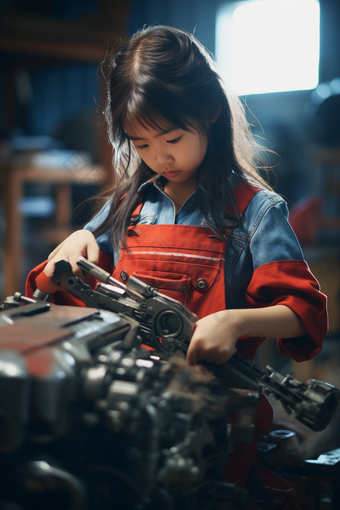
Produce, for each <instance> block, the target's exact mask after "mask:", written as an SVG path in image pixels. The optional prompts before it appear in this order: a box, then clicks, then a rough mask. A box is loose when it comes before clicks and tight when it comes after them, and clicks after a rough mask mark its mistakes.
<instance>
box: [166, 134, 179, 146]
mask: <svg viewBox="0 0 340 510" xmlns="http://www.w3.org/2000/svg"><path fill="white" fill-rule="evenodd" d="M181 138H182V137H181V136H179V137H178V138H175V139H174V140H168V141H167V143H172V144H175V143H177V142H179V141H180V139H181Z"/></svg>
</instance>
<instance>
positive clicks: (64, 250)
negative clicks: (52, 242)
mask: <svg viewBox="0 0 340 510" xmlns="http://www.w3.org/2000/svg"><path fill="white" fill-rule="evenodd" d="M80 256H83V257H85V258H86V259H87V260H89V261H90V262H93V263H94V264H98V262H99V246H98V244H97V241H96V239H95V237H94V235H93V234H92V233H91V232H89V231H88V230H77V231H76V232H73V234H71V235H70V236H69V237H67V238H66V239H65V241H63V242H62V243H61V244H59V246H57V247H56V249H55V250H53V251H52V252H51V253H50V254H49V256H48V263H47V264H46V266H45V269H44V273H45V275H46V276H48V277H51V276H52V275H53V273H54V269H55V264H56V262H58V261H59V260H66V261H67V262H69V263H70V264H71V267H72V272H73V274H74V275H76V276H79V277H83V273H82V270H81V269H80V267H78V266H77V264H76V262H77V260H78V258H79V257H80Z"/></svg>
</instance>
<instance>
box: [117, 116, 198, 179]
mask: <svg viewBox="0 0 340 510" xmlns="http://www.w3.org/2000/svg"><path fill="white" fill-rule="evenodd" d="M162 124H163V125H164V128H163V129H162V130H161V129H153V128H151V127H148V128H145V127H143V126H142V125H141V124H139V123H138V122H137V121H133V122H129V121H127V120H126V121H125V122H124V129H125V132H126V134H127V137H128V138H129V139H130V140H131V141H132V142H133V144H134V146H135V148H136V150H137V152H138V154H139V156H140V157H141V159H142V160H143V161H144V162H145V163H146V164H147V165H148V167H149V168H151V170H153V171H154V172H156V173H157V174H160V175H164V177H166V178H167V179H168V180H169V181H170V182H173V183H178V184H179V183H188V181H192V182H195V181H196V178H195V174H196V172H197V170H198V168H199V166H200V164H201V163H202V161H203V159H204V157H205V155H206V152H207V148H208V139H207V136H206V134H205V133H203V132H201V131H196V130H194V129H193V130H192V131H185V130H184V129H182V128H178V127H177V126H172V125H170V124H169V123H167V122H165V121H164V122H163V123H162Z"/></svg>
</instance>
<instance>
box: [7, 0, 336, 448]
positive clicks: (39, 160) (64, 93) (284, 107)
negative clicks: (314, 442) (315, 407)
mask: <svg viewBox="0 0 340 510" xmlns="http://www.w3.org/2000/svg"><path fill="white" fill-rule="evenodd" d="M150 24H168V25H173V26H175V27H179V28H184V29H186V30H188V31H190V32H194V33H195V35H196V36H197V38H198V39H199V40H200V41H201V42H202V44H203V45H204V46H205V47H206V48H208V50H209V51H210V52H211V53H212V54H213V55H214V56H216V59H217V62H218V64H219V66H220V69H221V72H222V74H223V75H224V76H225V77H226V80H227V83H228V85H229V86H230V88H231V89H232V90H233V91H234V92H235V93H236V94H239V95H240V96H241V97H242V100H243V101H244V102H245V105H246V108H247V115H248V117H249V121H250V122H251V124H252V126H253V131H254V134H255V135H256V136H257V137H258V140H259V142H260V143H261V144H262V145H264V146H266V147H267V148H269V149H270V150H271V151H273V153H272V154H271V155H270V156H268V161H267V162H268V163H270V164H271V165H272V166H273V168H274V170H273V172H270V173H269V179H270V182H271V184H272V185H273V186H274V188H275V190H276V191H277V192H278V193H280V194H282V195H283V196H284V197H285V198H286V199H287V201H288V204H289V207H290V211H291V213H290V214H291V223H292V225H293V227H294V230H295V232H296V234H297V236H298V238H299V240H300V242H301V244H302V247H303V250H304V253H305V257H306V260H307V262H308V263H309V265H310V267H311V269H312V271H313V273H314V274H315V275H316V277H317V278H318V280H319V281H320V284H321V287H322V290H323V291H324V292H325V293H326V294H327V295H328V297H329V312H330V331H329V334H328V337H327V339H326V342H325V348H324V350H323V352H322V354H321V355H319V356H318V357H317V361H315V360H314V361H312V362H308V363H302V364H300V365H299V366H293V368H292V367H291V366H290V365H289V362H288V361H287V360H285V359H280V358H278V357H277V356H276V354H275V342H272V343H271V342H268V343H267V347H266V348H265V349H263V350H262V352H261V359H260V362H261V363H263V364H266V362H268V361H270V362H271V364H272V365H274V366H275V367H276V368H277V369H282V370H283V369H288V368H289V369H291V370H292V371H293V372H294V374H295V375H296V376H297V377H299V378H300V379H303V380H306V379H307V378H309V377H316V378H320V379H324V380H328V381H329V382H333V383H334V384H337V383H338V381H337V375H336V372H337V370H336V368H337V366H338V362H339V357H340V348H339V342H338V340H339V335H340V298H339V295H340V122H339V120H340V2H339V0H320V1H317V0H293V1H292V0H285V1H284V2H282V1H281V0H262V1H256V0H248V1H243V2H232V1H230V0H209V1H207V0H172V1H171V2H169V1H162V0H130V1H127V0H51V1H49V2H46V1H45V0H28V1H27V0H26V1H25V0H0V65H1V67H0V176H1V181H0V183H1V192H2V193H1V202H0V241H1V244H0V246H1V248H0V297H1V299H3V298H4V297H5V296H7V295H11V294H13V293H14V292H15V291H23V290H24V282H25V278H26V276H27V274H28V272H29V271H30V269H31V268H33V267H34V266H36V265H37V264H38V263H40V262H42V261H43V260H45V259H46V257H47V256H48V254H49V253H50V252H51V251H52V249H53V248H54V247H55V246H56V245H57V244H58V243H59V242H60V241H61V240H62V239H64V238H65V237H66V236H67V235H68V233H70V232H71V231H73V230H75V229H77V228H79V227H81V226H82V225H83V224H84V223H85V222H86V221H87V220H88V219H89V218H90V217H91V214H93V208H92V204H91V203H90V204H87V205H86V206H85V207H83V208H81V207H80V205H81V203H82V202H83V201H84V200H86V199H87V198H89V197H91V196H93V195H95V194H96V193H97V192H98V191H99V190H101V189H102V187H103V186H104V185H106V184H108V183H110V180H111V171H110V169H111V158H112V154H111V149H110V147H109V145H108V143H107V140H106V133H105V125H104V124H103V119H102V116H101V115H100V113H99V111H100V106H101V105H102V104H103V101H104V100H105V90H104V79H103V74H102V73H103V72H104V74H105V68H104V69H102V66H101V63H102V62H103V60H104V58H105V55H106V54H107V52H110V51H112V50H113V49H114V47H115V45H116V44H117V41H119V40H121V39H122V38H124V37H126V36H129V35H132V34H133V33H134V32H135V31H137V30H138V29H140V28H142V27H143V26H144V25H146V26H148V25H150ZM256 80H257V81H256ZM75 210H77V211H76V213H75V212H74V211H75ZM287 367H288V368H287ZM338 385H339V384H338ZM333 439H334V436H332V440H333ZM332 440H331V441H332ZM327 441H328V443H329V441H330V440H329V436H328V439H327ZM327 441H326V443H327ZM328 443H327V444H328Z"/></svg>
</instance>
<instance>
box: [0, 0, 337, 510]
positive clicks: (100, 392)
mask: <svg viewBox="0 0 340 510" xmlns="http://www.w3.org/2000/svg"><path fill="white" fill-rule="evenodd" d="M274 7H275V8H277V9H278V11H277V12H279V13H280V12H282V13H285V15H284V14H279V15H278V14H277V12H276V11H275V9H274ZM280 9H282V11H280ZM275 13H276V14H275ZM285 16H286V17H285ZM290 23H291V24H290ZM158 24H162V25H170V26H173V27H177V28H181V29H185V30H187V31H189V32H191V33H194V34H195V36H196V37H197V38H198V40H199V41H200V42H201V43H202V44H203V45H204V46H205V47H206V48H207V49H208V51H209V52H210V53H211V54H212V55H213V56H214V58H215V59H216V61H217V63H218V65H219V68H220V69H221V73H222V74H223V76H225V77H226V80H229V82H230V84H231V86H232V88H233V90H234V91H235V93H236V94H237V95H238V96H239V97H240V98H241V100H242V102H243V103H244V105H245V108H246V115H247V119H248V121H249V122H250V124H251V127H252V131H253V134H254V136H255V137H256V140H257V141H258V143H259V144H260V145H263V146H264V147H265V148H267V149H268V152H267V153H266V158H267V161H266V165H267V169H266V171H264V172H263V177H264V178H265V179H268V181H269V183H270V185H271V186H272V187H273V189H274V190H275V191H276V192H277V193H278V194H280V195H282V196H283V197H284V198H285V200H286V201H287V203H288V208H289V221H290V223H291V226H292V228H293V230H294V232H295V234H296V237H297V239H298V240H299V242H300V244H301V247H302V250H303V254H304V257H305V260H306V261H307V263H308V265H309V267H310V269H311V271H312V273H313V274H314V275H315V277H316V278H317V280H318V282H319V284H320V286H321V291H322V292H323V293H324V294H326V295H327V297H328V313H329V330H328V333H327V335H326V338H325V341H324V345H323V348H322V350H321V352H320V353H319V354H318V355H317V356H316V357H315V358H313V359H312V360H310V361H305V362H301V363H297V362H295V361H292V360H291V359H289V358H288V357H284V356H282V355H281V354H280V353H279V351H278V348H277V345H276V340H275V339H267V340H266V341H265V342H264V343H263V344H262V345H261V346H260V348H259V350H258V352H257V354H256V357H255V360H254V362H253V363H245V361H244V360H242V358H240V359H238V358H237V357H235V359H233V361H232V362H230V363H229V362H227V363H226V364H225V367H224V371H223V370H220V372H218V370H215V369H212V374H213V375H210V376H208V375H204V374H203V373H202V374H200V373H198V372H195V371H193V370H191V369H190V370H189V369H188V368H187V367H186V366H185V362H184V356H185V353H186V350H187V346H188V343H189V341H190V337H191V335H192V331H193V327H194V326H193V324H194V322H195V321H196V320H197V318H195V317H194V314H192V313H190V311H188V310H187V309H186V307H185V306H179V305H177V304H174V303H173V302H172V301H171V299H165V298H164V296H162V295H160V293H158V292H157V289H152V288H151V287H148V286H147V285H145V284H144V283H143V282H141V281H139V280H137V279H135V281H133V279H132V278H130V280H131V281H130V280H129V282H128V283H127V284H126V285H122V284H121V285H120V290H119V291H117V290H115V291H114V290H112V288H111V287H110V285H108V284H111V285H115V284H117V282H115V281H113V279H112V278H111V277H110V275H109V274H108V273H106V272H105V271H100V270H99V269H98V268H96V267H92V266H91V264H86V261H83V263H82V264H83V265H81V264H80V267H81V268H82V270H83V271H84V274H86V275H89V276H92V277H95V278H97V279H98V280H99V281H100V282H101V284H100V286H99V287H97V288H96V290H95V291H94V289H92V288H91V287H90V286H89V285H88V284H87V283H85V282H83V281H82V280H81V279H80V278H75V277H74V276H73V275H72V272H70V268H69V267H67V264H66V266H60V267H59V269H58V270H59V273H58V275H56V276H55V281H56V284H59V283H60V282H62V284H63V285H66V287H67V288H68V289H69V290H70V292H74V293H75V294H76V295H77V296H78V298H79V299H81V300H83V302H84V303H85V307H79V308H75V307H68V306H64V307H62V306H60V308H58V306H57V305H52V304H51V305H50V304H49V302H48V299H45V296H42V295H39V296H38V295H36V296H35V297H36V299H37V302H36V303H35V302H34V300H33V299H30V300H29V299H26V300H25V281H26V278H27V275H28V274H29V272H30V271H31V270H32V268H34V267H35V266H37V265H38V264H40V263H41V262H42V261H44V260H46V259H47V257H48V256H49V254H50V253H51V252H52V251H53V250H54V249H55V248H56V246H57V245H58V244H59V243H61V242H62V241H63V240H64V239H65V238H66V237H67V236H68V235H69V234H71V233H72V232H74V231H76V230H78V229H81V228H82V227H83V226H84V225H85V224H86V223H87V222H88V221H89V220H90V219H91V218H92V217H93V215H94V213H95V211H96V204H97V203H96V202H95V201H94V200H92V198H93V197H95V196H97V195H98V194H99V193H101V192H102V191H103V190H105V189H106V187H108V186H110V185H112V184H113V182H112V175H113V174H112V171H111V170H112V165H113V154H112V147H111V145H110V143H109V141H108V137H107V132H106V126H105V119H104V115H103V108H104V105H105V100H106V97H105V94H106V91H105V76H106V75H107V71H108V55H110V53H111V52H113V51H114V50H115V48H117V47H118V46H119V44H120V42H121V41H122V40H124V39H125V38H127V37H129V36H131V35H132V34H134V33H135V32H136V31H138V30H139V29H141V28H143V27H144V26H151V25H158ZM242 38H243V40H248V45H247V47H246V49H244V52H243V53H242V52H241V50H239V51H240V53H238V54H237V53H236V48H237V47H238V48H240V44H238V43H237V41H239V40H241V39H242ZM247 38H248V39H247ZM249 41H251V42H250V43H249ZM257 43H258V45H257ZM301 48H302V49H301ZM233 51H234V53H233ZM245 59H248V60H247V61H246V63H245ZM294 59H296V61H294ZM276 60H278V61H279V62H280V66H281V67H282V69H279V68H278V67H277V62H276ZM238 62H243V64H244V65H243V69H244V68H247V69H248V74H246V73H242V72H241V70H240V69H239V68H238V67H237V63H238ZM254 62H255V64H254ZM252 66H253V67H252ZM280 66H279V67H280ZM285 66H286V67H285ZM256 74H257V75H258V78H259V79H258V82H256V79H255V77H254V76H255V75H256ZM339 119H340V2H339V1H338V0H243V1H236V2H235V1H232V0H210V1H209V2H208V1H206V0H172V1H171V2H170V1H163V0H51V1H49V2H45V1H42V0H29V1H25V0H1V1H0V186H1V194H0V305H2V309H1V308H0V341H1V339H2V338H4V337H2V335H3V334H4V332H5V331H6V332H8V331H9V328H10V325H11V324H14V325H17V330H16V333H15V335H14V336H13V342H14V343H17V347H16V348H15V349H17V350H19V351H20V352H23V353H24V352H25V356H26V358H25V359H26V362H27V364H28V365H29V366H30V367H31V370H32V372H31V373H32V374H35V376H36V378H37V379H34V381H33V380H31V379H29V377H28V375H27V373H26V372H25V369H24V367H23V366H21V365H20V364H19V362H17V359H16V352H14V351H12V350H11V349H12V347H11V340H10V339H9V338H8V337H6V339H5V341H4V343H3V344H1V345H2V346H1V352H2V354H0V473H1V479H2V480H3V481H4V482H2V484H3V487H0V510H21V509H22V510H29V509H37V510H39V509H43V508H49V509H52V510H53V509H55V510H61V509H63V510H76V509H77V510H83V509H84V510H85V509H86V508H87V509H89V510H92V509H96V510H97V509H98V510H109V509H123V508H124V509H125V508H126V509H128V510H130V509H131V510H137V509H138V510H154V509H156V508H157V509H158V508H166V509H168V510H175V508H176V509H182V508H183V509H184V508H186V509H188V510H208V509H230V510H232V509H238V508H240V509H244V510H251V509H254V510H256V509H260V510H261V509H277V510H279V509H280V508H284V509H285V510H289V508H292V509H293V508H296V507H289V506H284V504H285V501H284V500H283V499H282V501H281V502H280V503H278V502H277V501H276V500H275V501H274V496H273V498H272V499H271V498H270V497H269V496H268V492H267V493H266V494H264V491H262V492H261V490H260V488H259V483H258V481H257V479H256V478H254V480H253V481H252V486H251V487H250V488H248V489H249V490H248V491H247V490H244V489H242V488H239V487H237V486H233V484H225V483H223V480H221V479H220V476H219V469H220V468H221V465H222V464H223V462H224V460H225V458H227V457H228V452H229V451H230V449H232V444H233V441H236V442H240V443H243V442H244V443H247V442H249V437H250V436H249V435H250V434H251V433H252V426H253V422H252V419H253V410H254V408H255V407H256V406H258V405H259V402H258V399H259V397H258V393H259V392H263V393H264V394H266V395H267V396H268V399H269V401H270V403H271V405H272V407H273V409H274V421H273V425H272V430H271V431H270V433H269V434H268V435H266V436H263V437H262V438H260V439H259V444H258V463H259V464H260V465H261V466H262V467H261V469H263V470H266V469H270V470H272V471H273V472H274V473H275V474H276V475H278V476H279V477H282V479H284V480H287V481H288V482H289V484H291V486H292V487H293V489H294V490H295V493H296V498H297V499H296V501H297V504H298V505H299V508H300V509H301V510H336V509H339V508H340V489H339V486H340V483H339V482H340V410H339V407H338V401H339V392H338V388H340V375H339V364H340V343H339V340H340V123H339ZM110 278H111V279H110ZM58 282H59V283H58ZM84 296H85V297H84ZM124 296H125V297H124ZM3 303H5V305H4V304H3ZM6 303H7V304H6ZM51 307H52V308H51ZM147 314H149V315H147ZM153 314H154V315H153ZM157 314H158V315H157ZM146 316H147V317H146ZM145 317H146V318H145ZM148 321H151V322H152V325H151V326H150V324H151V322H148ZM69 324H71V326H67V327H69V328H70V331H71V333H72V339H71V337H70V338H69V340H68V341H67V342H66V341H63V340H62V335H61V333H60V331H63V329H62V328H64V327H65V326H64V325H69ZM179 325H180V326H179ZM169 330H170V332H171V333H170V336H171V338H170V337H169V336H168V335H169ZM47 331H48V332H49V333H48V339H47V336H46V339H47V340H46V339H45V340H44V342H47V343H48V342H49V347H47V346H46V345H45V344H44V345H45V347H41V349H40V350H38V351H35V353H32V352H31V351H29V350H27V352H26V351H25V345H21V344H24V343H25V342H24V341H23V339H24V340H25V338H24V337H25V335H26V336H27V335H28V336H30V338H32V341H33V342H37V344H36V345H38V343H39V342H43V340H42V337H43V336H44V334H45V333H46V332H47ZM179 331H180V332H179ZM6 334H7V333H6ZM53 335H55V336H53ZM44 338H45V337H44ZM108 338H109V339H110V341H108ZM169 338H170V339H169ZM20 342H21V343H20ZM141 343H142V344H146V345H147V346H148V347H150V348H151V349H155V351H156V353H154V354H153V351H152V350H150V349H149V350H145V349H141V347H140V346H141ZM34 345H35V344H34ZM39 345H40V344H39ZM41 345H43V343H41ZM55 345H57V347H56V348H55ZM177 350H179V351H180V352H181V356H179V357H178V358H176V357H173V354H174V352H175V351H177ZM72 360H73V361H72ZM228 363H229V365H228ZM19 365H20V366H19ZM41 366H44V367H45V369H46V372H45V373H43V371H41V370H40V369H39V367H41ZM84 366H85V368H84ZM46 367H48V368H46ZM210 368H211V367H210ZM39 370H40V372H39ZM209 373H210V372H209ZM221 379H222V380H223V379H228V380H229V381H231V382H232V385H233V388H235V390H233V389H231V388H226V387H224V386H223V385H222V384H221ZM37 381H38V382H37ZM239 388H240V389H239ZM247 391H248V393H247ZM31 394H32V395H33V397H34V402H35V403H34V412H33V415H34V417H33V422H32V421H30V420H31V415H30V412H29V410H28V400H29V398H30V396H29V395H31ZM33 397H32V398H33ZM226 402H227V404H226ZM6 406H7V407H6ZM8 409H9V410H10V412H9V411H8ZM8 413H9V414H8ZM228 413H231V414H237V415H240V416H241V417H242V419H240V421H239V422H238V425H237V426H236V427H235V428H234V429H235V430H233V431H231V432H230V430H229V429H228V430H229V432H228V434H227V433H226V425H225V418H226V416H227V415H228ZM9 415H10V417H9ZM40 418H41V419H40ZM39 420H40V421H39ZM224 436H225V437H224ZM27 437H29V439H27ZM103 445H104V448H103ZM102 450H105V451H102ZM223 459H224V460H223ZM286 489H287V487H285V486H282V490H283V491H284V490H286ZM280 505H281V506H280Z"/></svg>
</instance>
